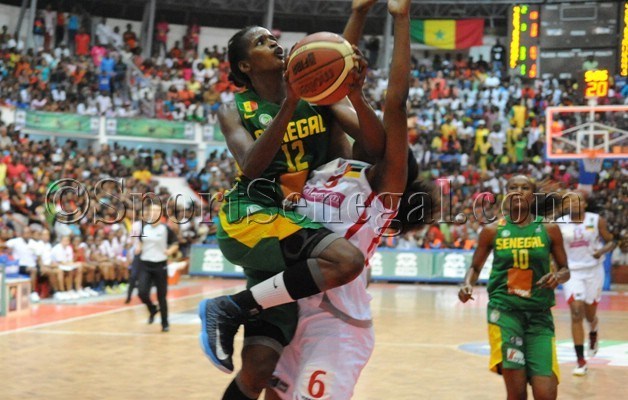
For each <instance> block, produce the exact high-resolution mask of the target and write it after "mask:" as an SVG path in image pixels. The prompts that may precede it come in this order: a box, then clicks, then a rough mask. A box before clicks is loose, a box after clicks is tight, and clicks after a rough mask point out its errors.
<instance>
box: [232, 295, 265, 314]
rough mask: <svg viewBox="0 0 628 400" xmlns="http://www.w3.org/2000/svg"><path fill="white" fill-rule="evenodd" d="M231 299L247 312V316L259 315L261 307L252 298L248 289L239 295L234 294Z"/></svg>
mask: <svg viewBox="0 0 628 400" xmlns="http://www.w3.org/2000/svg"><path fill="white" fill-rule="evenodd" d="M231 299H232V300H233V301H234V302H235V303H236V304H237V305H238V306H239V307H240V308H241V309H242V310H244V311H247V312H248V314H249V315H255V314H259V312H260V311H262V306H260V305H259V304H258V303H257V301H255V298H254V297H253V293H251V291H250V290H249V289H246V290H244V291H242V292H240V293H236V294H234V295H233V296H231Z"/></svg>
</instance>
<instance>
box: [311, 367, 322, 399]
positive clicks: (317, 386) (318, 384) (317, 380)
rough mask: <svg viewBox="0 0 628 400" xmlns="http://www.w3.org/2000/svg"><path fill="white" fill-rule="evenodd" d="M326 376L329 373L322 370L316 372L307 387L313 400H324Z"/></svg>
mask: <svg viewBox="0 0 628 400" xmlns="http://www.w3.org/2000/svg"><path fill="white" fill-rule="evenodd" d="M325 375H327V372H325V371H322V370H320V369H319V370H316V371H314V372H313V373H312V376H311V377H310V383H308V385H307V392H308V394H309V395H310V396H311V397H312V398H313V399H322V398H323V396H324V395H325V382H323V379H325Z"/></svg>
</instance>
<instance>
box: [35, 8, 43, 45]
mask: <svg viewBox="0 0 628 400" xmlns="http://www.w3.org/2000/svg"><path fill="white" fill-rule="evenodd" d="M45 35H46V25H45V22H44V18H43V16H42V12H41V11H37V16H36V17H35V21H34V22H33V40H34V41H35V50H36V51H40V50H41V49H44V37H45Z"/></svg>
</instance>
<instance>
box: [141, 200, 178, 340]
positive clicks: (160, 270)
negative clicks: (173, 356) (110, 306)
mask: <svg viewBox="0 0 628 400" xmlns="http://www.w3.org/2000/svg"><path fill="white" fill-rule="evenodd" d="M147 214H148V215H147V218H144V222H145V223H146V225H144V226H143V227H142V231H141V233H140V237H139V243H138V246H137V248H136V250H135V253H136V255H137V254H139V257H140V274H139V284H138V291H139V296H140V299H142V302H143V303H144V304H146V306H147V307H148V312H149V317H148V323H149V324H152V323H153V321H154V319H155V315H156V314H157V312H160V313H161V327H162V331H163V332H168V331H169V330H170V328H169V325H168V302H167V301H166V294H167V293H168V267H167V260H168V257H169V256H171V255H172V254H174V253H176V252H177V251H178V250H179V244H178V243H177V235H176V234H175V233H174V232H173V231H172V230H171V229H170V228H168V226H166V224H164V223H163V222H162V218H161V217H162V209H161V207H160V206H159V205H156V204H153V205H151V206H150V208H149V209H148V213H147ZM153 284H154V285H155V286H156V287H157V300H158V302H159V309H158V308H157V307H156V306H155V305H154V304H153V303H152V301H151V300H150V289H151V286H152V285H153Z"/></svg>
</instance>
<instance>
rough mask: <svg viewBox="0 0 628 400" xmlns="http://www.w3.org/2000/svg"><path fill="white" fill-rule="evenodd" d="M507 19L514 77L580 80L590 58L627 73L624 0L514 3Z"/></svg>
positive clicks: (601, 66) (627, 18)
mask: <svg viewBox="0 0 628 400" xmlns="http://www.w3.org/2000/svg"><path fill="white" fill-rule="evenodd" d="M508 20H509V24H508V32H509V49H508V50H509V55H508V57H509V58H508V61H509V67H510V72H511V74H512V75H514V76H518V77H521V78H530V79H534V78H537V77H538V78H558V79H572V80H580V79H582V77H583V76H584V71H583V63H584V62H585V61H586V60H587V58H588V57H591V56H592V57H593V58H594V60H595V61H596V62H597V64H598V66H597V69H600V70H606V71H608V73H609V74H610V76H613V75H615V74H620V75H622V76H628V0H621V1H610V0H605V1H602V2H590V3H589V2H586V3H583V2H580V3H558V4H556V3H553V4H543V5H537V4H526V3H520V4H515V5H512V6H511V7H510V10H509V17H508Z"/></svg>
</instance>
